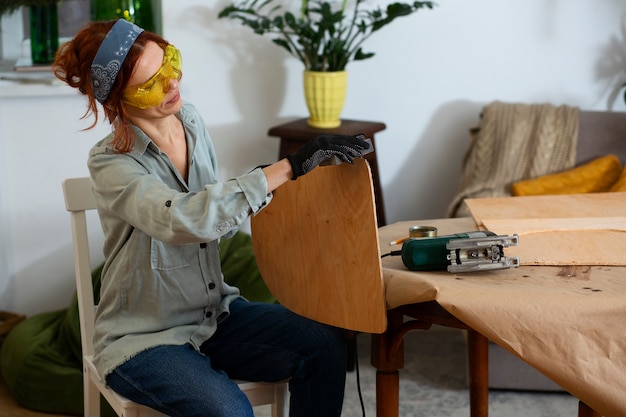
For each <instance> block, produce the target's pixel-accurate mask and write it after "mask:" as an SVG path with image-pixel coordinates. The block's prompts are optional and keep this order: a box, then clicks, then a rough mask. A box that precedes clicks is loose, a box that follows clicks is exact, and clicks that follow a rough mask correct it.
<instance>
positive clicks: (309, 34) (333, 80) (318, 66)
mask: <svg viewBox="0 0 626 417" xmlns="http://www.w3.org/2000/svg"><path fill="white" fill-rule="evenodd" d="M276 3H280V4H276ZM348 3H351V4H352V3H354V7H353V8H352V9H351V10H349V7H348ZM365 3H366V0H351V1H350V2H348V0H341V1H338V0H336V1H323V0H301V3H300V8H299V11H297V12H296V13H297V14H298V15H297V16H296V14H294V12H293V11H292V10H291V9H289V8H287V7H286V6H284V4H285V2H284V1H275V0H237V1H235V2H234V3H232V4H231V5H229V6H227V7H225V8H224V9H222V10H221V12H220V13H219V18H229V19H234V20H238V21H240V22H241V23H242V24H243V25H244V26H247V27H249V28H250V29H252V30H253V31H254V33H256V34H258V35H268V36H270V37H271V40H272V42H274V43H275V44H276V45H278V46H280V47H282V48H284V49H285V50H286V51H287V52H288V53H289V54H291V55H293V56H295V57H296V58H297V59H299V60H300V61H301V62H302V63H303V64H304V68H305V71H304V91H305V98H306V99H307V106H308V108H309V112H310V113H311V118H310V119H309V124H310V125H311V126H313V127H322V128H331V127H337V126H339V124H340V123H341V121H340V119H339V114H340V113H341V109H342V108H343V102H344V100H345V88H346V84H347V73H346V66H347V65H348V63H349V62H351V61H360V60H364V59H368V58H371V57H373V56H374V53H373V52H365V51H363V49H362V44H363V43H364V42H365V40H367V39H368V38H369V37H370V36H371V35H372V34H373V33H374V32H377V31H379V30H380V29H382V28H383V27H385V26H387V25H388V24H390V23H391V22H393V21H394V20H395V19H397V18H399V17H403V16H409V15H411V14H412V13H414V12H417V11H418V10H420V9H422V8H428V9H432V8H433V6H434V3H433V2H430V1H415V2H412V3H391V4H389V5H387V6H386V7H385V8H381V7H374V8H366V7H365V5H364V4H365ZM320 86H327V87H328V88H329V89H330V91H331V94H332V95H333V96H335V98H336V99H337V100H338V103H336V104H334V105H332V107H333V111H331V112H329V111H326V110H315V107H314V105H313V104H312V102H320V103H326V102H328V101H329V100H328V99H327V98H321V99H319V98H318V99H315V98H313V99H310V98H309V94H310V93H312V92H313V91H315V90H317V89H318V88H319V87H320ZM310 101H311V102H310ZM328 113H332V115H331V114H328Z"/></svg>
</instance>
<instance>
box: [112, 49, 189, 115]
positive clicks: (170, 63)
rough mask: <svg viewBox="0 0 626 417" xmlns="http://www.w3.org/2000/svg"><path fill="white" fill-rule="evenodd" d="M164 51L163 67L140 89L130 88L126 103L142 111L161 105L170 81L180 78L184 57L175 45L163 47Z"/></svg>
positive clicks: (127, 92)
mask: <svg viewBox="0 0 626 417" xmlns="http://www.w3.org/2000/svg"><path fill="white" fill-rule="evenodd" d="M161 47H162V48H163V51H164V56H163V65H161V68H159V70H158V71H157V72H156V74H154V75H153V76H152V77H151V78H150V79H149V80H148V81H146V82H145V83H143V84H141V85H140V86H138V87H130V88H127V89H126V90H125V91H124V99H123V101H124V103H126V104H130V105H131V106H134V107H138V108H140V109H146V108H148V107H153V106H157V105H159V104H161V102H162V101H163V100H164V99H165V95H166V94H167V92H168V91H169V88H170V80H173V79H177V80H180V78H181V77H182V75H183V72H182V57H181V55H180V51H179V50H178V49H177V48H176V47H175V46H174V45H161Z"/></svg>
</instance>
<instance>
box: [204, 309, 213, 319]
mask: <svg viewBox="0 0 626 417" xmlns="http://www.w3.org/2000/svg"><path fill="white" fill-rule="evenodd" d="M212 315H213V312H212V311H207V312H206V313H204V317H206V318H207V319H208V318H209V317H211V316H212Z"/></svg>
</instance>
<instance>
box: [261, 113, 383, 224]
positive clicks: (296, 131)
mask: <svg viewBox="0 0 626 417" xmlns="http://www.w3.org/2000/svg"><path fill="white" fill-rule="evenodd" d="M307 120H308V118H304V119H297V120H294V121H291V122H288V123H284V124H281V125H278V126H274V127H271V128H270V129H269V131H268V132H267V134H268V135H269V136H277V137H279V138H280V150H279V152H278V158H279V159H281V158H284V157H285V156H286V155H288V154H290V153H293V152H295V151H296V150H298V148H300V147H301V146H302V145H303V144H304V143H306V142H308V141H310V140H312V139H314V138H315V137H316V136H318V135H320V134H323V133H328V134H332V135H357V134H359V133H363V134H364V135H365V136H366V137H367V138H370V139H372V144H373V145H374V152H371V153H369V154H367V155H366V156H365V159H367V161H368V162H369V165H370V168H371V170H372V181H373V183H374V194H375V201H376V213H377V214H376V216H377V220H378V225H379V226H384V225H385V224H387V222H386V219H385V205H384V201H383V190H382V186H381V185H380V175H379V171H378V161H377V158H376V141H375V139H374V135H375V134H376V133H378V132H380V131H382V130H385V127H386V126H385V124H384V123H381V122H373V121H363V120H348V119H344V120H342V121H341V126H339V127H336V128H334V129H316V128H313V127H311V126H309V125H308V124H307Z"/></svg>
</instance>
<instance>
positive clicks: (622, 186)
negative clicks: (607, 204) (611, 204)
mask: <svg viewBox="0 0 626 417" xmlns="http://www.w3.org/2000/svg"><path fill="white" fill-rule="evenodd" d="M609 191H611V192H626V168H624V170H623V171H622V175H620V176H619V178H618V179H617V182H616V183H615V184H613V185H612V186H611V189H610V190H609Z"/></svg>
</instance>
